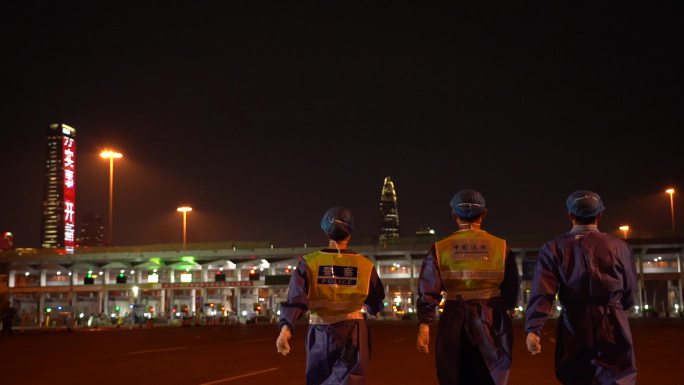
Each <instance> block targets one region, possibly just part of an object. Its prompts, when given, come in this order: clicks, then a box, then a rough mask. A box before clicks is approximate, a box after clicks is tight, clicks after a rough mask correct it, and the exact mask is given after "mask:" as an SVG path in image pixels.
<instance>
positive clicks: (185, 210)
mask: <svg viewBox="0 0 684 385" xmlns="http://www.w3.org/2000/svg"><path fill="white" fill-rule="evenodd" d="M176 211H178V212H180V213H182V214H183V250H185V243H186V239H187V236H186V234H187V229H188V212H189V211H192V207H190V206H181V207H179V208H177V209H176Z"/></svg>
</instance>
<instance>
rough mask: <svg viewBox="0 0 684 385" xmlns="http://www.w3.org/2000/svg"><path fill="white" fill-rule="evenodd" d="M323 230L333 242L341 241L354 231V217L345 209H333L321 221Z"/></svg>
mask: <svg viewBox="0 0 684 385" xmlns="http://www.w3.org/2000/svg"><path fill="white" fill-rule="evenodd" d="M321 230H323V232H324V233H325V234H326V235H327V236H328V238H330V239H332V240H333V241H341V240H344V239H345V238H347V237H348V236H349V235H350V234H351V233H352V231H354V217H353V216H352V213H351V211H349V209H346V208H344V207H331V208H329V209H328V211H326V212H325V214H324V215H323V218H322V219H321Z"/></svg>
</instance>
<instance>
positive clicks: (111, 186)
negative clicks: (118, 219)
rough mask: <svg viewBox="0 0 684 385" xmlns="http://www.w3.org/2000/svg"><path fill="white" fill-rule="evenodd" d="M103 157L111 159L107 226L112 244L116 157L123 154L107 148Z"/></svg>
mask: <svg viewBox="0 0 684 385" xmlns="http://www.w3.org/2000/svg"><path fill="white" fill-rule="evenodd" d="M100 156H101V157H102V158H103V159H109V216H108V220H109V224H108V227H107V242H108V243H109V246H111V245H112V208H113V202H114V159H121V158H122V157H123V155H122V154H121V153H119V152H116V151H112V150H105V151H102V152H101V153H100Z"/></svg>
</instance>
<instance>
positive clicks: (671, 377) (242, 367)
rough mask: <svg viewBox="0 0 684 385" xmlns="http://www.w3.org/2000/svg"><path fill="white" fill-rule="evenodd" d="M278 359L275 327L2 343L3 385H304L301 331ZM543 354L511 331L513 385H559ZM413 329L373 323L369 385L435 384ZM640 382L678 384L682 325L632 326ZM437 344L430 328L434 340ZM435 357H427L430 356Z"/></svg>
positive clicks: (28, 335) (549, 338)
mask: <svg viewBox="0 0 684 385" xmlns="http://www.w3.org/2000/svg"><path fill="white" fill-rule="evenodd" d="M305 327H306V326H305V325H298V329H297V331H296V333H295V336H294V337H293V339H292V341H291V347H292V352H291V353H290V354H289V355H288V356H286V357H283V356H281V355H279V354H278V353H277V352H276V349H275V339H276V337H277V331H276V328H275V326H274V325H272V324H266V325H263V324H262V325H259V324H257V325H236V326H189V327H155V328H153V329H146V328H142V329H140V328H134V329H128V328H122V329H107V330H87V329H80V330H78V331H74V332H66V331H64V330H61V331H54V330H53V331H40V330H33V331H26V332H24V333H20V332H17V331H16V330H15V334H14V335H13V336H10V337H0V384H2V385H15V384H17V385H18V384H41V385H43V384H126V385H136V384H164V385H174V384H183V385H188V384H189V385H219V384H226V385H241V384H250V385H254V384H277V385H290V384H292V385H294V384H298V385H299V384H303V383H304V366H305V358H306V357H305V351H304V331H305ZM554 328H555V324H552V323H551V324H548V326H547V328H546V333H547V335H545V336H544V338H543V339H542V354H540V355H537V356H534V357H532V356H531V355H530V354H529V353H527V352H526V350H525V346H524V334H523V331H522V325H521V324H520V322H516V326H515V343H514V356H513V368H512V370H511V376H510V380H509V384H510V385H546V384H557V383H558V382H557V381H556V379H555V377H554V372H553V350H554V348H555V344H554V338H553V334H554V333H553V330H554ZM416 330H417V327H416V324H415V322H408V321H371V339H372V354H371V365H370V374H369V376H368V382H367V383H368V384H369V385H376V384H377V385H386V384H420V385H435V384H437V380H436V377H435V369H434V354H433V352H431V353H430V354H428V355H419V354H417V353H416V352H415V332H416ZM632 330H633V334H634V339H635V344H636V355H637V366H638V370H639V374H638V383H639V384H658V385H667V384H672V385H682V384H684V321H681V320H634V321H633V322H632ZM431 337H432V338H431V345H434V330H433V331H432V335H431ZM433 351H434V349H433Z"/></svg>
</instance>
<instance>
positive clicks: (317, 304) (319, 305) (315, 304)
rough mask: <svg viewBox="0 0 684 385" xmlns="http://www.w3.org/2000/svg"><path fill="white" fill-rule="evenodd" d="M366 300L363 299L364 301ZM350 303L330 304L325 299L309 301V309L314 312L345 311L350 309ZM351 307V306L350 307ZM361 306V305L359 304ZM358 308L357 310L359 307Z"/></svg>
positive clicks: (330, 302)
mask: <svg viewBox="0 0 684 385" xmlns="http://www.w3.org/2000/svg"><path fill="white" fill-rule="evenodd" d="M365 299H366V298H365V297H364V300H365ZM351 302H352V301H345V302H332V301H329V300H326V299H321V300H317V301H309V309H316V310H321V309H326V310H335V311H338V310H346V309H348V308H349V307H350V303H351ZM352 306H353V305H352ZM361 306H363V303H362V304H361ZM361 306H359V308H360V307H361Z"/></svg>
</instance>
